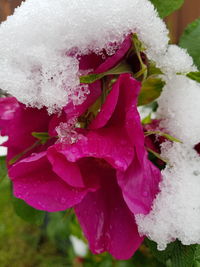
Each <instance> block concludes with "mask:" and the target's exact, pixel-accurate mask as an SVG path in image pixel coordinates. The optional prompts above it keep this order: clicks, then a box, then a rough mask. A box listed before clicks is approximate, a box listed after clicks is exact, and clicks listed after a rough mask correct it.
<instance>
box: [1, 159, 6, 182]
mask: <svg viewBox="0 0 200 267" xmlns="http://www.w3.org/2000/svg"><path fill="white" fill-rule="evenodd" d="M6 175H7V168H6V157H4V156H3V157H0V181H1V180H2V179H3V178H4V177H5V176H6Z"/></svg>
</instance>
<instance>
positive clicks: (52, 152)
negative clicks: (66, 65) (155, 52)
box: [0, 38, 160, 259]
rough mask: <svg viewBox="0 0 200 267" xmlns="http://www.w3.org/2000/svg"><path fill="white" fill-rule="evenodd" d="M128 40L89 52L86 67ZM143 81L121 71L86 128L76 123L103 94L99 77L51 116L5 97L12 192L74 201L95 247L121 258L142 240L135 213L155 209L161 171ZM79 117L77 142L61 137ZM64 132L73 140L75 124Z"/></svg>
mask: <svg viewBox="0 0 200 267" xmlns="http://www.w3.org/2000/svg"><path fill="white" fill-rule="evenodd" d="M130 47H131V41H130V39H129V38H127V39H126V40H125V41H124V43H122V46H121V47H120V48H119V50H118V51H117V52H116V54H115V55H114V56H112V57H108V56H107V58H106V59H103V58H102V57H101V56H97V55H95V54H91V55H88V56H84V57H82V58H81V60H80V69H81V70H86V69H94V73H102V72H105V71H107V70H109V69H111V68H113V67H114V66H116V65H117V64H118V63H119V62H120V61H121V60H122V59H123V58H124V57H125V55H126V53H127V52H128V50H129V49H130ZM140 87H141V84H140V82H138V81H137V80H135V79H134V78H132V77H131V75H130V74H127V73H125V74H121V75H119V77H118V79H117V80H116V81H115V82H114V83H113V84H112V87H111V90H110V92H109V93H108V94H107V97H106V98H105V101H104V102H103V104H102V106H101V108H100V110H99V112H98V114H97V115H95V116H93V117H92V118H90V121H89V123H87V126H86V127H80V126H79V127H78V125H77V124H78V123H75V122H77V121H78V118H81V116H83V117H84V114H86V113H87V110H88V109H89V108H90V107H91V106H92V105H93V104H94V103H95V102H96V101H97V100H98V99H99V97H101V92H102V91H101V88H102V84H101V81H96V82H94V83H92V84H90V85H89V90H90V94H89V95H87V99H86V101H85V102H84V103H83V104H82V105H79V106H74V105H73V104H69V105H67V106H66V107H65V108H64V109H63V110H62V112H61V114H56V115H51V116H50V115H48V113H47V111H46V109H44V108H43V109H40V110H38V109H34V108H28V107H25V106H24V105H23V104H21V103H19V102H18V101H17V100H16V99H15V98H12V97H8V98H1V99H0V129H1V135H6V136H8V137H9V139H8V141H7V142H6V143H5V144H4V145H5V146H7V147H8V155H7V162H8V170H9V177H10V179H11V180H12V182H13V190H14V195H15V196H16V197H17V198H21V199H23V200H24V201H25V202H26V203H28V204H29V205H30V206H32V207H34V208H36V209H39V210H45V211H48V212H55V211H61V210H66V209H69V208H71V207H74V209H75V213H76V215H77V217H78V220H79V222H80V225H81V227H82V229H83V232H84V234H85V236H86V238H87V239H88V241H89V244H90V249H91V250H92V251H93V253H102V252H104V251H108V252H109V253H111V254H112V255H113V256H114V257H115V258H117V259H128V258H130V257H131V256H132V255H133V253H134V252H135V251H136V250H137V249H138V247H139V246H140V244H141V242H142V241H143V238H142V237H140V236H139V234H138V230H137V225H136V223H135V218H134V216H135V215H136V214H138V213H143V214H147V213H148V212H149V211H150V209H151V205H152V201H153V199H154V197H155V195H156V194H157V192H158V183H159V181H160V171H159V170H158V169H157V167H155V166H154V165H153V164H152V163H151V162H150V161H149V160H148V155H147V152H146V150H145V145H144V134H143V128H142V125H141V121H140V116H139V113H138V111H137V97H138V94H139V91H140ZM73 121H74V125H72V126H73V127H72V129H71V131H72V133H73V134H72V138H73V139H72V142H65V141H63V140H65V138H64V139H63V138H58V137H59V136H58V133H60V134H62V135H65V130H66V129H63V128H62V127H64V126H65V127H67V125H69V124H70V123H71V122H73ZM80 123H81V122H79V124H80ZM33 133H48V135H47V138H46V141H45V142H42V143H41V142H40V141H39V142H38V140H37V139H36V138H35V136H34V135H33ZM76 133H77V136H78V137H77V138H76ZM60 134H59V135H60ZM66 135H69V136H66V140H68V138H70V130H69V131H66ZM62 137H63V136H62ZM17 155H21V156H20V157H16V156H17ZM13 158H15V161H14V162H12V160H13Z"/></svg>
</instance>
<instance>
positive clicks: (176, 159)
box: [137, 143, 200, 250]
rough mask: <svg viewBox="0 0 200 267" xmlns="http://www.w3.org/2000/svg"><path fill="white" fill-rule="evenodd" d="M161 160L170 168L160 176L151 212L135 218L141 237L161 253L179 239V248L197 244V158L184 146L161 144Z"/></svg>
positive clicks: (199, 176) (199, 166)
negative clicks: (155, 245) (167, 161)
mask: <svg viewBox="0 0 200 267" xmlns="http://www.w3.org/2000/svg"><path fill="white" fill-rule="evenodd" d="M163 151H164V152H163V157H168V159H169V161H170V166H168V167H167V168H166V169H165V170H163V172H162V176H163V181H162V182H161V184H160V191H161V192H160V193H159V194H158V195H157V197H156V199H155V201H154V204H153V208H152V211H151V212H150V213H149V214H148V215H146V216H144V215H137V224H138V226H139V231H140V233H141V234H143V235H146V236H147V237H149V238H150V239H152V240H154V241H156V242H157V244H158V248H159V249H161V250H163V249H165V248H166V246H167V244H168V243H170V242H172V241H174V240H175V239H176V238H177V239H179V240H180V241H181V242H182V243H183V244H185V245H190V244H196V243H197V244H199V243H200V224H199V222H200V198H199V196H200V157H199V155H198V154H197V153H196V151H195V150H194V149H192V148H191V147H190V146H187V145H185V144H179V143H175V144H173V145H171V144H168V143H166V144H164V146H163Z"/></svg>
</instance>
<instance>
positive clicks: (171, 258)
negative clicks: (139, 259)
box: [145, 239, 200, 267]
mask: <svg viewBox="0 0 200 267" xmlns="http://www.w3.org/2000/svg"><path fill="white" fill-rule="evenodd" d="M145 241H146V243H147V245H148V247H149V248H150V250H151V252H152V254H153V255H154V256H155V257H156V258H157V259H158V260H159V261H160V262H162V263H164V264H166V262H168V263H169V265H167V266H170V267H193V266H196V267H197V266H198V259H199V256H200V246H199V245H191V246H184V245H182V244H181V242H180V241H175V242H173V243H171V244H169V245H168V246H167V248H166V249H165V250H164V251H159V250H157V244H156V243H155V242H153V241H150V240H148V239H146V240H145Z"/></svg>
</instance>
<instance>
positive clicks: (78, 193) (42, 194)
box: [9, 152, 87, 212]
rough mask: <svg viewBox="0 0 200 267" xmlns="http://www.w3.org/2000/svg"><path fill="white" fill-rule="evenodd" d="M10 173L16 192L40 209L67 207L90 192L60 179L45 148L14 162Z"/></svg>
mask: <svg viewBox="0 0 200 267" xmlns="http://www.w3.org/2000/svg"><path fill="white" fill-rule="evenodd" d="M9 177H10V178H11V180H12V181H13V186H14V195H15V196H16V197H17V198H21V199H23V200H24V201H25V202H26V203H27V204H29V205H30V206H32V207H34V208H36V209H39V210H46V211H49V212H54V211H60V210H66V209H68V208H71V207H72V206H74V205H75V204H77V203H79V202H80V201H81V200H82V199H83V197H84V196H85V195H86V193H87V191H86V190H81V189H77V188H73V187H71V186H69V185H68V184H67V183H65V182H64V181H63V180H62V179H60V178H59V177H58V176H57V175H56V174H55V173H54V172H53V171H52V168H51V164H50V163H49V162H48V160H47V158H46V153H45V152H43V153H39V154H36V155H33V156H31V157H29V158H26V159H24V160H21V161H20V162H18V163H17V164H15V165H14V166H12V167H11V168H10V170H9Z"/></svg>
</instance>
